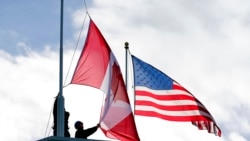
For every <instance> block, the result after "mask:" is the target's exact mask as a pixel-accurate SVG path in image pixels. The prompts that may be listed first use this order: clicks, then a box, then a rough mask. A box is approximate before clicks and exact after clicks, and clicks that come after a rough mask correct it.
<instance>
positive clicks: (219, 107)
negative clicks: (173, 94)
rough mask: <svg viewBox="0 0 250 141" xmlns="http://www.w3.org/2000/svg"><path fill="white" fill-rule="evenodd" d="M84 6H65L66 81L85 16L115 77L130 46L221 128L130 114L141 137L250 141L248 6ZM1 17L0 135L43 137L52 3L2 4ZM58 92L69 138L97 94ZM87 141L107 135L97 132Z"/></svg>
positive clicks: (218, 0) (94, 116) (53, 37)
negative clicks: (115, 65) (113, 64)
mask: <svg viewBox="0 0 250 141" xmlns="http://www.w3.org/2000/svg"><path fill="white" fill-rule="evenodd" d="M86 5H87V9H86V7H85V6H84V1H83V0H74V1H72V0H64V40H63V41H64V44H63V45H64V65H63V68H64V69H63V73H64V80H65V81H64V84H65V85H67V84H69V82H70V79H71V76H72V73H73V71H74V67H75V63H76V61H77V59H78V57H79V53H80V51H81V49H82V46H83V43H84V40H85V35H86V32H87V28H88V20H89V18H86V20H85V22H84V24H83V21H84V17H85V16H86V11H88V13H89V14H90V16H91V18H92V19H93V21H94V22H95V23H96V25H97V26H98V28H99V29H100V31H101V32H102V34H103V36H104V37H105V39H106V41H107V42H108V44H109V46H110V48H111V50H112V51H113V53H114V55H115V56H116V58H117V60H118V62H119V64H120V67H121V70H122V72H123V74H124V73H125V67H124V64H125V50H124V43H125V42H129V47H130V51H131V53H132V54H133V55H135V56H137V57H138V58H140V59H142V60H144V61H145V62H147V63H149V64H151V65H153V66H155V67H156V68H158V69H159V70H161V71H162V72H164V73H166V74H167V75H169V76H170V77H172V78H173V79H175V80H176V81H177V82H179V83H180V84H181V85H182V86H184V87H185V88H186V89H188V90H189V91H190V92H192V93H193V95H195V97H196V98H198V99H199V100H200V101H201V102H202V103H203V104H204V105H205V106H206V108H207V109H208V110H209V111H210V113H211V114H212V115H213V117H214V119H215V121H216V123H217V125H218V126H219V127H220V129H221V130H222V137H218V136H215V135H213V134H209V133H207V131H205V130H204V131H201V130H198V129H197V128H196V127H195V126H193V125H191V123H189V122H187V123H182V122H170V121H164V120H161V119H158V118H151V117H142V116H136V117H135V120H136V126H137V130H138V133H139V136H140V138H141V140H142V141H151V140H168V139H171V140H173V141H183V140H185V141H200V140H201V139H202V140H203V141H211V140H213V141H247V140H249V139H250V119H249V117H250V103H249V98H250V96H248V93H249V91H250V90H249V89H250V88H249V83H250V66H249V63H250V61H249V60H250V40H249V36H250V20H249V16H250V2H249V1H247V0H199V1H198V0H194V1H185V0H166V1H162V0H161V1H160V0H127V1H126V2H124V1H122V0H105V1H102V0H92V1H90V0H86ZM0 21H1V22H0V66H1V71H0V78H1V79H0V85H1V88H0V112H1V116H0V125H1V126H0V131H1V136H0V139H1V140H8V141H15V140H19V141H33V140H38V139H41V138H44V137H48V136H51V135H52V129H51V127H52V126H53V124H52V122H53V117H52V115H51V111H52V106H53V102H54V97H55V96H56V95H57V93H58V89H59V42H60V41H59V39H60V37H59V36H60V0H42V1H37V0H22V1H19V0H12V1H7V0H2V1H1V2H0ZM82 24H83V30H82V34H81V35H79V34H80V31H81V27H82ZM79 36H80V38H79ZM78 39H79V41H78ZM75 48H77V49H76V54H75V56H73V54H74V50H75ZM71 60H73V61H72V62H73V63H72V65H71V66H70V62H71ZM68 72H69V73H68ZM67 73H68V74H69V75H67ZM63 94H64V98H65V109H66V110H67V111H69V112H70V118H69V126H70V133H71V136H72V137H73V136H74V133H75V129H74V123H75V121H77V120H81V121H83V122H84V126H85V127H86V128H88V127H92V126H95V125H96V124H97V123H98V121H99V118H100V110H101V105H102V103H103V98H104V94H103V93H102V92H101V91H100V90H97V89H94V88H90V87H87V86H79V85H67V86H66V87H65V88H64V91H63ZM129 96H130V98H131V97H132V96H131V95H129ZM131 99H132V98H131ZM131 103H132V102H131ZM89 138H92V139H107V138H105V136H104V135H103V133H102V132H101V131H100V130H98V131H97V132H96V133H95V134H93V135H91V136H90V137H89Z"/></svg>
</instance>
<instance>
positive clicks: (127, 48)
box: [124, 42, 135, 113]
mask: <svg viewBox="0 0 250 141" xmlns="http://www.w3.org/2000/svg"><path fill="white" fill-rule="evenodd" d="M124 48H125V85H126V89H127V92H129V90H128V53H129V43H128V42H125V47H124ZM133 98H134V99H133V107H134V108H133V109H132V111H133V113H134V111H135V95H134V97H133Z"/></svg>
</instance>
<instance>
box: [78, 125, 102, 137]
mask: <svg viewBox="0 0 250 141" xmlns="http://www.w3.org/2000/svg"><path fill="white" fill-rule="evenodd" d="M99 126H100V124H99V123H98V124H97V125H96V126H94V127H91V128H88V129H84V126H83V123H82V122H81V121H76V122H75V128H76V132H75V138H82V139H87V137H88V136H90V135H92V134H93V133H95V132H96V131H97V129H98V128H99Z"/></svg>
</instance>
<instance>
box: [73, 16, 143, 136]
mask: <svg viewBox="0 0 250 141" xmlns="http://www.w3.org/2000/svg"><path fill="white" fill-rule="evenodd" d="M71 84H81V85H88V86H92V87H95V88H98V89H101V90H102V91H103V92H104V93H105V94H106V99H105V104H104V107H103V110H102V113H101V118H100V123H101V124H100V125H101V129H102V131H103V132H104V134H105V135H106V136H107V137H109V138H112V139H118V140H121V141H139V140H140V139H139V136H138V133H137V130H136V126H135V121H134V116H133V113H132V109H131V106H130V103H129V98H128V94H127V91H126V87H125V84H124V81H123V77H122V73H121V70H120V67H119V64H118V62H117V61H116V58H115V56H114V54H113V53H112V51H111V49H110V47H109V45H108V44H107V42H106V40H105V39H104V37H103V36H102V34H101V32H100V31H99V29H98V28H97V26H96V25H95V23H94V22H93V21H92V19H90V24H89V30H88V35H87V38H86V41H85V45H84V48H83V50H82V53H81V56H80V58H79V60H78V64H77V66H76V69H75V72H74V75H73V77H72V80H71Z"/></svg>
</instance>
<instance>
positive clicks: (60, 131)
mask: <svg viewBox="0 0 250 141" xmlns="http://www.w3.org/2000/svg"><path fill="white" fill-rule="evenodd" d="M57 108H58V109H57V113H56V114H57V116H56V117H57V126H56V136H60V137H64V126H65V125H64V97H63V0H61V20H60V66H59V94H58V97H57Z"/></svg>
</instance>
